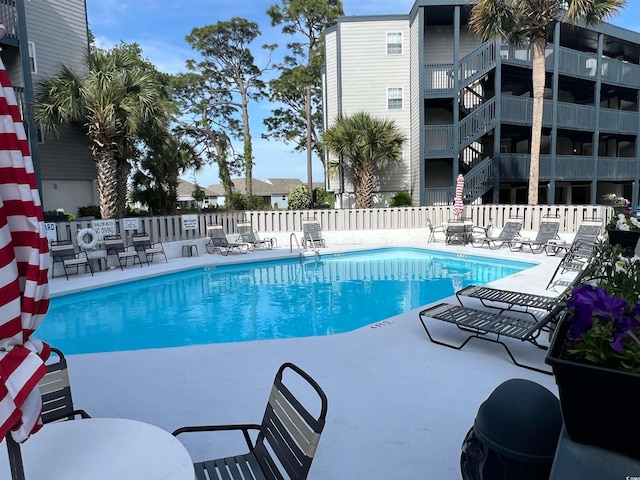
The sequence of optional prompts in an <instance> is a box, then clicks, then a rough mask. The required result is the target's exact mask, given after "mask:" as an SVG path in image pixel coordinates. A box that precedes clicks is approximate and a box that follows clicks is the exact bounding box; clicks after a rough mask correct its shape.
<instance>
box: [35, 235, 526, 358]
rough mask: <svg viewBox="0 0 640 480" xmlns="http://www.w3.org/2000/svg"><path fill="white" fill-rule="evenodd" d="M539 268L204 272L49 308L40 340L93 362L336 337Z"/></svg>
mask: <svg viewBox="0 0 640 480" xmlns="http://www.w3.org/2000/svg"><path fill="white" fill-rule="evenodd" d="M532 266H534V264H532V263H526V262H513V261H505V260H496V259H488V258H484V257H479V256H478V257H477V256H464V255H459V254H458V255H457V254H451V253H443V252H433V251H429V250H423V249H418V248H383V249H376V250H367V251H363V252H354V253H344V254H328V255H322V256H321V257H319V258H313V257H312V258H307V259H305V260H304V261H302V262H301V261H300V260H299V259H286V260H277V261H262V262H253V263H242V264H235V265H224V266H219V267H204V268H198V269H195V270H188V271H184V272H180V273H174V274H168V275H162V276H158V277H154V278H148V279H144V280H138V281H135V282H129V283H126V284H122V285H118V286H111V287H105V288H101V289H97V290H91V291H87V292H82V293H75V294H71V295H65V296H61V297H56V298H52V299H51V306H50V308H49V312H48V313H47V316H46V318H45V320H44V322H43V323H42V325H41V326H40V327H39V328H38V332H37V336H38V338H41V339H42V340H44V341H45V342H48V343H50V344H51V345H54V346H56V347H58V348H61V349H62V350H63V351H65V353H93V352H108V351H120V350H139V349H146V348H163V347H172V346H183V345H196V344H207V343H223V342H240V341H248V340H260V339H275V338H290V337H304V336H314V335H330V334H335V333H343V332H347V331H350V330H354V329H356V328H360V327H362V326H365V325H369V324H373V323H376V322H378V321H380V320H383V319H386V318H389V317H392V316H394V315H398V314H400V313H402V312H406V311H409V310H411V309H414V308H418V307H420V306H422V305H425V304H427V303H430V302H433V301H435V300H437V299H440V298H443V297H447V296H449V295H452V294H453V293H454V292H455V291H456V290H457V289H460V288H462V287H465V286H467V285H469V284H472V283H475V284H477V283H486V282H490V281H493V280H496V279H498V278H502V277H505V276H507V275H511V274H513V273H516V272H519V271H522V270H524V269H526V268H529V267H532Z"/></svg>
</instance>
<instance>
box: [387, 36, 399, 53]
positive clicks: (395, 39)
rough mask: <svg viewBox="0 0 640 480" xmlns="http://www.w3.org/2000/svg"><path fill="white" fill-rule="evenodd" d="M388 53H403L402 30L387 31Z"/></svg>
mask: <svg viewBox="0 0 640 480" xmlns="http://www.w3.org/2000/svg"><path fill="white" fill-rule="evenodd" d="M387 55H402V32H389V33H387Z"/></svg>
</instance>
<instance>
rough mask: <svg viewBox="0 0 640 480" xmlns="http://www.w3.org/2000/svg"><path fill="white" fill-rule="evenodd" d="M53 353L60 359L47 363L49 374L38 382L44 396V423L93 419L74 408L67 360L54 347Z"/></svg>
mask: <svg viewBox="0 0 640 480" xmlns="http://www.w3.org/2000/svg"><path fill="white" fill-rule="evenodd" d="M51 352H52V353H53V354H55V355H56V356H57V357H58V361H54V362H50V363H47V373H46V374H45V376H44V377H42V380H40V382H38V388H39V389H40V394H41V395H42V423H50V422H57V421H60V420H73V419H74V418H76V417H77V416H80V417H81V418H91V416H90V415H89V414H88V413H87V412H85V411H84V410H78V409H76V408H74V406H73V398H72V397H71V384H70V382H69V372H68V370H67V360H66V359H65V358H64V354H63V353H62V352H61V351H60V350H58V349H57V348H53V347H51ZM50 358H51V357H50Z"/></svg>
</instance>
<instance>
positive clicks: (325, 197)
mask: <svg viewBox="0 0 640 480" xmlns="http://www.w3.org/2000/svg"><path fill="white" fill-rule="evenodd" d="M313 198H315V206H316V207H319V208H332V207H333V205H334V202H335V198H334V196H333V192H327V191H326V190H325V189H324V188H314V189H313Z"/></svg>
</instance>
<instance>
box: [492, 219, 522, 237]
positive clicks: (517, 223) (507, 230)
mask: <svg viewBox="0 0 640 480" xmlns="http://www.w3.org/2000/svg"><path fill="white" fill-rule="evenodd" d="M521 228H522V219H512V218H510V219H509V220H507V222H506V223H505V224H504V228H503V229H502V231H501V232H500V235H498V237H497V238H496V240H498V241H502V242H509V241H511V240H513V239H514V238H516V237H517V236H518V234H519V233H520V229H521Z"/></svg>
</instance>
